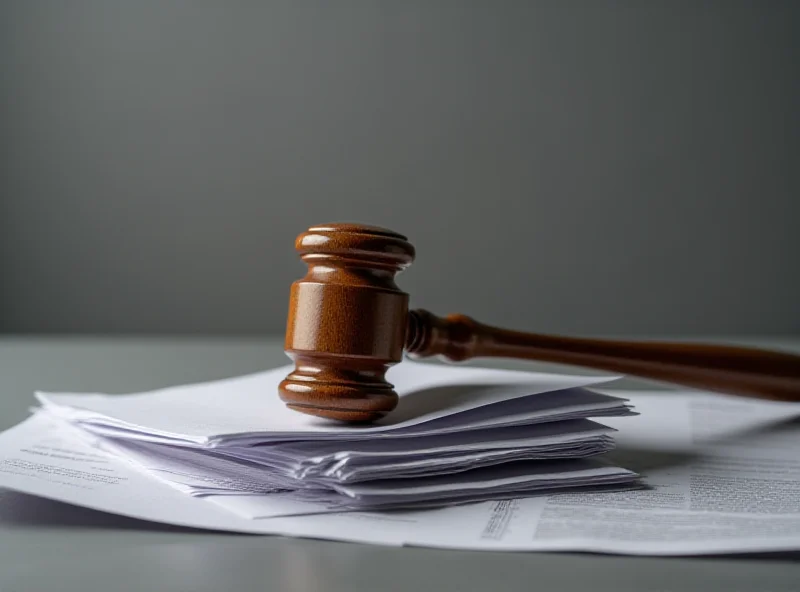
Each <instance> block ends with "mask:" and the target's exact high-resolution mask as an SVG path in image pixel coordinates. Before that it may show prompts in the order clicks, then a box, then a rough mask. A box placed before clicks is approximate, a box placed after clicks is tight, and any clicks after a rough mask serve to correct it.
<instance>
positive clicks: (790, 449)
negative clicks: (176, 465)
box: [0, 392, 800, 555]
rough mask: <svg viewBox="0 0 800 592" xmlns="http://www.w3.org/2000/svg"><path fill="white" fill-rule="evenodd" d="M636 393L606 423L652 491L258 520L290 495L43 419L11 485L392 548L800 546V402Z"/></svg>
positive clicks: (219, 525) (204, 520)
mask: <svg viewBox="0 0 800 592" xmlns="http://www.w3.org/2000/svg"><path fill="white" fill-rule="evenodd" d="M624 396H625V397H627V398H629V399H630V400H631V403H633V404H634V405H635V406H636V409H637V411H639V412H640V414H641V415H639V416H635V417H625V418H605V419H604V420H603V423H604V424H606V425H610V426H611V427H615V428H617V429H618V430H619V431H618V433H617V434H616V438H617V440H618V441H619V443H620V445H619V446H620V447H619V450H618V451H617V452H615V453H613V456H614V457H615V459H616V460H617V462H618V463H619V464H620V465H621V466H626V464H625V463H626V462H628V461H629V462H630V463H637V466H630V467H629V468H631V469H634V470H637V471H638V472H640V473H641V474H642V475H643V476H644V478H645V480H646V482H647V483H649V484H650V485H651V486H653V488H652V489H651V490H648V491H635V492H624V493H603V494H585V493H576V494H563V495H547V496H543V497H530V498H524V499H515V500H514V499H512V500H501V501H489V502H480V503H475V504H470V505H464V506H453V507H448V508H441V509H433V510H425V511H414V512H391V513H378V512H371V513H337V514H326V515H308V516H292V517H281V518H268V519H247V518H244V517H242V516H243V513H248V512H249V515H258V513H259V512H258V508H257V507H258V506H259V505H261V506H265V504H268V503H279V502H280V500H274V499H273V500H272V501H271V502H270V501H269V499H270V496H243V497H241V498H238V501H239V502H241V503H242V504H243V505H246V506H247V507H246V508H238V509H237V511H236V512H234V511H232V508H229V509H225V508H223V507H221V506H220V505H219V504H218V503H215V502H214V501H209V500H208V499H200V498H192V497H190V496H187V495H186V494H184V493H181V492H179V491H177V490H175V489H173V488H171V487H169V486H167V485H165V484H163V483H160V482H158V481H156V480H154V479H152V478H151V477H149V476H147V475H145V474H144V473H142V472H140V471H138V470H136V469H134V468H133V467H132V466H131V465H129V464H127V463H125V462H124V461H121V460H119V459H116V458H114V457H112V456H108V455H105V454H103V453H99V452H98V451H97V450H95V449H93V448H92V447H91V445H89V444H88V443H87V442H85V441H84V440H82V439H81V438H79V437H77V436H76V435H75V434H74V433H72V431H71V430H72V429H73V428H70V427H68V426H64V425H63V424H62V423H61V422H59V421H53V420H52V419H51V418H48V417H46V416H43V415H42V416H38V415H37V416H34V417H32V418H31V419H28V420H27V421H25V422H23V423H21V424H20V425H18V426H16V427H14V428H12V429H11V430H8V431H6V432H4V433H2V434H0V486H4V487H8V488H10V489H14V490H17V491H20V492H25V493H30V494H33V495H39V496H42V497H46V498H51V499H56V500H60V501H64V502H67V503H72V504H75V505H79V506H85V507H89V508H94V509H98V510H102V511H106V512H112V513H116V514H121V515H125V516H130V517H136V518H142V519H145V520H151V521H156V522H163V523H167V524H176V525H182V526H194V527H199V528H208V529H215V530H225V531H234V532H250V533H263V534H283V535H290V536H310V537H315V538H329V539H337V540H350V541H357V542H365V543H373V544H385V545H419V546H429V547H445V548H460V549H486V550H497V551H500V550H577V551H595V552H607V553H625V554H639V555H675V554H681V555H685V554H698V555H700V554H708V553H726V552H754V551H786V550H796V549H800V458H798V450H800V424H798V422H797V418H798V417H800V407H799V406H797V405H786V404H777V403H776V404H772V403H758V402H751V401H747V400H742V399H733V398H727V397H722V396H715V395H704V394H698V393H685V394H678V393H674V392H669V393H629V392H625V393H624ZM633 451H637V452H636V454H633V453H632V452H633ZM642 451H644V452H642ZM212 499H213V498H212ZM220 499H222V500H224V501H226V502H233V501H236V500H237V498H234V497H231V496H228V497H226V498H220Z"/></svg>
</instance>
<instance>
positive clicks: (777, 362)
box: [279, 223, 800, 423]
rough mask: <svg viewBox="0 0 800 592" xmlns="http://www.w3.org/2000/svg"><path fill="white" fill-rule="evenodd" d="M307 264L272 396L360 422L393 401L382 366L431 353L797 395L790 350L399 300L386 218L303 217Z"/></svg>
mask: <svg viewBox="0 0 800 592" xmlns="http://www.w3.org/2000/svg"><path fill="white" fill-rule="evenodd" d="M295 249H296V250H297V252H298V253H299V255H300V257H301V259H302V260H303V261H304V262H305V263H306V264H307V265H308V272H307V274H306V276H305V277H304V278H302V279H299V280H297V281H295V282H294V283H293V284H292V286H291V292H290V300H289V315H288V321H287V326H286V339H285V351H286V354H287V355H288V356H289V358H290V359H291V360H292V361H293V362H294V370H293V371H291V372H290V373H289V374H288V375H287V376H286V378H285V379H284V380H283V381H282V382H281V384H280V387H279V396H280V398H281V400H282V401H283V402H284V403H285V404H286V405H287V406H288V407H289V408H290V409H293V410H295V411H298V412H301V413H305V414H310V415H315V416H318V417H323V418H327V419H330V420H337V421H341V422H359V423H369V422H374V421H376V420H378V419H381V418H383V417H385V416H386V415H387V414H389V413H390V412H391V411H392V410H393V409H394V408H395V407H396V405H397V403H398V396H397V393H396V392H395V391H394V387H393V385H392V384H390V383H389V382H388V381H387V379H386V373H387V371H388V370H389V369H390V368H391V367H392V366H393V365H395V364H397V363H399V362H401V361H402V359H403V354H404V352H405V353H406V354H407V355H408V357H409V358H412V359H420V358H425V357H430V356H436V357H438V358H442V359H444V360H449V361H452V362H462V361H466V360H469V359H472V358H478V357H492V358H496V357H503V358H516V359H526V360H538V361H543V362H552V363H557V364H566V365H571V366H580V367H585V368H591V369H595V370H601V371H607V372H611V373H618V374H624V375H630V376H634V377H639V378H643V379H650V380H654V381H661V382H666V383H670V384H673V385H680V386H684V387H689V388H692V389H699V390H705V391H710V392H719V393H724V394H728V395H735V396H743V397H751V398H758V399H767V400H774V401H791V402H798V401H800V356H796V355H792V354H789V353H785V352H778V351H769V350H763V349H757V348H748V347H741V346H732V345H723V344H719V345H716V344H702V343H677V342H676V343H672V342H650V341H638V342H637V341H621V340H608V339H596V338H581V337H568V336H557V335H543V334H536V333H523V332H520V331H514V330H509V329H502V328H498V327H492V326H489V325H486V324H483V323H479V322H477V321H475V320H474V319H472V318H471V317H468V316H465V315H463V314H451V315H449V316H446V317H444V318H441V317H438V316H436V315H434V314H432V313H430V312H428V311H426V310H423V309H417V310H409V296H408V294H406V293H405V292H403V291H402V290H401V289H400V288H399V287H398V286H397V284H396V282H395V278H396V275H397V274H398V273H399V272H401V271H403V270H405V269H406V268H408V267H409V266H410V265H411V264H412V263H413V261H414V259H415V256H416V253H415V249H414V247H413V245H412V244H411V243H410V242H409V241H408V239H407V238H406V237H405V236H403V235H401V234H398V233H396V232H393V231H391V230H388V229H386V228H380V227H376V226H368V225H362V224H349V223H336V224H324V225H319V226H312V227H311V228H309V229H308V230H307V231H305V232H303V233H301V234H300V235H299V236H298V237H297V239H296V241H295Z"/></svg>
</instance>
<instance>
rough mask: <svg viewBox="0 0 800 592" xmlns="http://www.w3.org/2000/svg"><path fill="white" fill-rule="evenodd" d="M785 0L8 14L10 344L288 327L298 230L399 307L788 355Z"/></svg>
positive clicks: (1, 272)
mask: <svg viewBox="0 0 800 592" xmlns="http://www.w3.org/2000/svg"><path fill="white" fill-rule="evenodd" d="M799 9H800V3H798V2H793V1H786V2H780V1H764V0H761V1H758V0H756V1H752V2H740V1H734V0H720V1H705V2H703V1H699V0H698V1H695V0H691V1H685V2H683V1H668V2H656V1H652V0H651V1H645V2H641V1H630V2H609V1H591V0H587V1H585V2H576V1H556V0H554V1H551V2H537V1H519V2H509V1H488V0H487V1H483V2H479V1H476V2H470V1H466V0H462V1H442V0H418V1H411V0H402V1H400V0H397V1H391V0H375V1H342V0H338V1H336V2H332V1H300V0H287V1H284V2H236V1H230V0H227V1H224V2H223V1H218V2H207V1H199V0H195V1H187V2H175V1H171V2H170V1H158V2H156V1H141V0H138V1H136V2H133V1H131V2H116V1H111V0H98V1H96V2H86V1H71V2H60V1H52V2H47V1H24V0H23V1H5V2H2V3H0V27H1V28H0V84H1V85H2V92H0V126H1V127H0V167H2V168H0V199H1V200H2V201H0V282H1V283H0V296H1V297H2V299H3V300H2V308H1V309H0V331H6V332H28V331H31V332H145V333H176V332H188V333H215V332H219V333H259V332H271V331H274V332H282V331H283V329H284V322H285V315H286V306H287V292H288V286H289V284H290V283H291V282H292V281H293V280H294V279H295V278H297V277H299V276H300V275H302V273H303V269H304V267H303V266H302V265H301V263H300V262H299V260H298V259H297V258H296V256H295V254H294V251H293V240H294V237H295V235H296V234H297V233H299V232H300V231H302V230H303V229H304V228H305V227H307V226H308V225H310V224H315V223H318V222H325V221H332V220H357V221H363V222H368V223H373V224H380V225H385V226H389V227H391V228H393V229H395V230H398V231H400V232H403V233H406V234H407V235H408V236H409V237H410V238H411V240H412V241H413V242H414V244H415V245H416V247H417V249H418V260H417V262H416V264H415V265H414V266H413V267H412V268H411V269H410V270H409V271H408V272H406V273H405V274H403V275H401V276H400V278H399V283H400V285H401V286H402V287H404V288H405V289H406V290H408V291H409V292H410V293H411V294H412V300H413V302H412V304H413V305H414V306H424V307H426V308H430V309H432V310H434V311H436V312H440V313H444V312H450V311H461V312H466V313H469V314H473V315H474V316H476V317H478V318H480V319H482V320H485V321H487V322H493V323H497V324H503V325H508V326H514V327H519V328H522V329H527V330H541V331H553V332H563V333H583V334H600V333H602V334H622V333H629V334H646V333H657V334H675V333H696V334H701V333H702V334H708V333H716V334H725V333H736V334H748V333H789V332H797V331H799V330H800V305H799V304H798V303H800V280H798V271H800V269H799V268H800V266H798V253H800V235H799V234H798V231H797V228H798V221H800V205H799V204H798V199H800V167H799V166H798V156H799V155H800V117H799V116H798V113H799V112H800V110H799V109H798V107H799V106H800V100H799V99H800V83H799V81H798V69H799V67H798V64H800V46H799V42H798V33H800V29H799V27H798V25H799V24H800V10H799Z"/></svg>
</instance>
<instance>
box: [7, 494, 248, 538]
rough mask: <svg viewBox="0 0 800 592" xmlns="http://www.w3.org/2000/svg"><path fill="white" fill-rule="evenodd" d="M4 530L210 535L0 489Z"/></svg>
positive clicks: (199, 530)
mask: <svg viewBox="0 0 800 592" xmlns="http://www.w3.org/2000/svg"><path fill="white" fill-rule="evenodd" d="M3 526H15V527H26V528H32V529H35V528H54V527H58V528H80V529H86V528H97V529H110V530H147V531H153V532H175V533H199V532H211V531H207V530H203V529H196V528H188V527H183V526H172V525H169V524H161V523H158V522H149V521H147V520H140V519H138V518H128V517H127V516H118V515H116V514H109V513H107V512H101V511H99V510H92V509H89V508H83V507H80V506H73V505H72V504H67V503H64V502H59V501H55V500H50V499H46V498H43V497H38V496H35V495H28V494H27V493H19V492H16V491H11V490H6V489H0V527H3ZM218 534H219V533H218ZM231 534H236V533H231Z"/></svg>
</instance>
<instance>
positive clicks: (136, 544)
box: [0, 336, 800, 592]
mask: <svg viewBox="0 0 800 592" xmlns="http://www.w3.org/2000/svg"><path fill="white" fill-rule="evenodd" d="M727 341H728V342H736V343H752V344H756V345H764V346H767V347H776V348H784V349H789V350H794V351H800V339H789V338H781V339H739V340H731V339H728V340H727ZM285 363H287V358H286V357H285V356H284V354H283V352H282V343H281V340H280V339H279V338H274V339H269V338H263V339H256V338H253V339H204V338H175V339H171V338H144V337H142V338H139V337H128V338H96V337H57V338H44V337H14V336H6V337H0V429H6V428H8V427H11V426H12V425H14V424H16V423H17V422H19V421H20V420H22V419H23V418H24V417H25V416H26V414H27V410H28V408H29V406H30V404H31V402H32V400H33V399H32V392H33V391H34V390H35V389H42V390H72V391H95V392H98V391H99V392H131V391H141V390H145V389H150V388H157V387H161V386H166V385H170V384H180V383H185V382H191V381H200V380H210V379H214V378H220V377H223V376H233V375H237V374H243V373H248V372H255V371H258V370H262V369H267V368H271V367H275V366H278V365H283V364H285ZM481 364H482V365H492V366H506V367H512V368H515V367H519V368H530V369H544V370H558V371H571V369H569V368H562V367H557V366H553V365H534V364H531V363H530V362H522V363H519V362H499V361H498V362H487V361H485V360H482V361H481ZM614 386H615V387H616V388H627V387H640V388H641V387H642V386H644V387H646V388H654V387H660V385H653V384H648V383H643V382H641V381H635V380H624V381H621V382H617V383H614ZM799 560H800V553H797V554H781V555H764V556H757V557H719V558H710V557H705V558H664V559H661V558H647V557H624V556H604V555H592V554H579V553H489V552H486V553H483V552H464V551H446V550H431V549H415V548H399V549H398V548H389V547H375V546H370V545H361V544H352V543H339V542H329V541H317V540H306V539H292V538H283V537H274V536H246V535H235V534H231V535H229V534H215V533H210V534H209V533H200V532H193V531H186V530H180V529H176V528H170V527H166V526H159V525H153V524H150V523H145V522H141V521H136V520H131V519H123V518H119V517H115V516H111V515H107V514H103V513H99V512H94V511H89V510H85V509H81V508H75V507H71V506H67V505H64V504H60V503H56V502H51V501H47V500H43V499H39V498H34V497H30V496H25V495H20V494H15V493H11V492H7V491H4V490H0V592H18V591H25V592H29V591H30V592H43V591H47V590H57V591H60V592H69V591H73V590H74V591H80V592H92V591H95V590H103V591H129V590H131V591H132V590H137V591H138V590H147V591H153V592H156V591H162V590H186V591H191V592H204V591H209V592H227V591H231V592H237V591H250V590H258V591H272V590H276V591H283V590H287V591H288V590H291V591H302V592H314V591H317V590H330V591H336V592H357V591H361V590H364V591H369V592H376V591H377V590H398V591H399V590H408V591H412V590H413V591H422V590H436V591H437V592H440V591H445V590H454V591H458V592H470V591H478V590H492V591H495V590H512V591H517V590H520V591H521V590H525V591H534V590H542V591H544V592H556V591H559V590H569V591H583V590H591V591H593V592H602V591H605V590H608V591H614V592H626V591H637V592H639V591H643V590H654V591H660V592H669V591H673V590H674V591H678V590H681V591H683V590H698V591H700V590H703V591H709V592H715V591H717V590H718V591H720V592H722V591H725V592H736V591H744V590H758V591H759V592H773V591H774V592H778V591H784V590H785V591H789V590H791V591H797V590H800V561H799Z"/></svg>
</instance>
